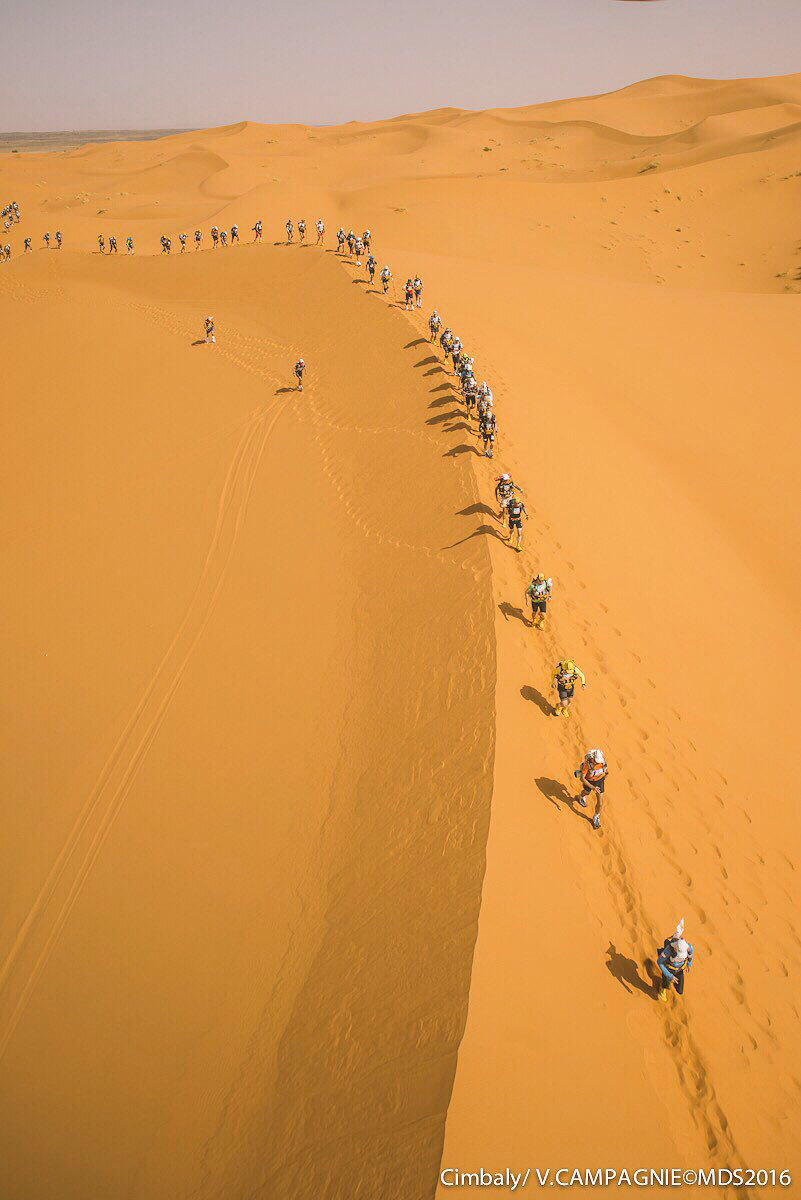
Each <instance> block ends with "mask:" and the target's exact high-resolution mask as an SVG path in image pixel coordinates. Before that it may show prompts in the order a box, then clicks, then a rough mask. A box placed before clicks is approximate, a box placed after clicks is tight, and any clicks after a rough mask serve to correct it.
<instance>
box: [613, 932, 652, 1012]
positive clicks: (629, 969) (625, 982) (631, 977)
mask: <svg viewBox="0 0 801 1200" xmlns="http://www.w3.org/2000/svg"><path fill="white" fill-rule="evenodd" d="M606 954H607V961H606V963H605V964H604V965H605V966H606V969H607V971H608V972H609V974H610V975H611V976H612V978H613V979H616V980H617V981H618V983H619V984H621V985H622V986H623V987H624V988H625V989H626V991H627V992H628V993H629V995H631V993H632V992H642V993H643V995H644V996H651V997H652V998H653V997H655V996H656V994H657V984H656V982H655V981H654V980H653V979H652V978H651V976H650V974H649V975H648V978H647V979H643V978H642V976H641V975H640V968H639V966H638V965H637V963H636V962H635V961H634V959H633V958H626V956H625V954H621V953H620V951H619V950H618V949H617V948H616V947H615V946H614V944H613V943H612V942H610V943H609V949H608V950H607V952H606ZM646 973H647V971H646Z"/></svg>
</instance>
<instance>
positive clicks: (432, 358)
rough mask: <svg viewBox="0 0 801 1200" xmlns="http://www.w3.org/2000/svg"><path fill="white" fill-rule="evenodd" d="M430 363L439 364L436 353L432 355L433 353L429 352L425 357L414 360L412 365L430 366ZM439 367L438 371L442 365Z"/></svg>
mask: <svg viewBox="0 0 801 1200" xmlns="http://www.w3.org/2000/svg"><path fill="white" fill-rule="evenodd" d="M432 363H437V366H439V363H438V362H437V358H436V355H434V354H429V355H427V356H426V358H421V359H420V361H419V362H416V363H415V364H414V365H415V366H416V367H430V366H431V364H432ZM439 369H440V371H441V370H442V367H439Z"/></svg>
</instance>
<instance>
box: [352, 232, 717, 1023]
mask: <svg viewBox="0 0 801 1200" xmlns="http://www.w3.org/2000/svg"><path fill="white" fill-rule="evenodd" d="M370 240H371V234H370V231H369V230H366V231H365V233H364V234H363V235H362V236H361V237H359V236H358V235H356V234H354V233H353V232H352V231H351V232H350V233H348V234H345V232H344V229H343V228H342V227H340V229H339V230H338V232H337V252H338V253H339V254H341V255H344V253H345V247H346V246H347V251H348V255H349V256H350V257H351V258H353V259H354V260H355V264H356V266H361V257H362V254H363V253H364V252H365V251H367V254H368V257H367V260H366V268H367V274H368V278H369V281H370V283H371V284H374V282H375V272H376V268H377V262H376V259H375V257H374V256H373V254H372V252H371V250H370ZM380 279H381V284H382V292H383V294H386V293H387V291H388V290H389V284H390V281H391V279H392V272H391V270H390V268H389V266H388V265H385V266H384V267H383V269H382V271H381V274H380ZM422 296H423V281H422V279H421V278H420V276H419V275H415V276H413V277H409V278H408V279H407V280H406V284H405V287H404V289H403V300H402V301H398V302H397V303H398V305H399V306H402V307H403V308H404V309H405V310H406V311H414V310H415V309H420V308H422ZM428 332H429V337H430V341H431V343H432V344H433V345H436V344H439V347H440V349H441V351H442V354H443V356H444V361H445V366H446V367H447V366H448V363H449V362H450V367H451V370H452V372H453V374H454V375H455V377H456V379H457V382H458V387H459V390H460V392H461V396H462V402H463V404H464V409H465V419H466V424H467V428H468V429H472V421H473V417H474V415H475V419H476V420H477V425H478V437H479V438H480V440H481V442H482V444H483V451H484V456H485V457H486V458H489V459H492V458H493V457H494V453H495V449H496V441H497V431H498V426H497V418H496V415H495V408H494V397H493V394H492V388H491V387H490V385H489V383H488V382H487V381H486V380H483V381H482V382H481V383H480V384H479V383H478V381H477V379H476V376H475V370H474V364H475V359H474V357H473V356H472V355H470V354H468V353H467V352H466V350H465V348H464V344H463V342H462V339H461V337H460V336H459V335H458V334H457V333H454V332H453V330H452V329H451V328H450V327H449V326H445V328H443V321H442V318H441V317H440V315H439V313H438V312H437V311H436V309H435V310H434V311H433V312H432V313H431V316H430V317H429V318H428ZM494 494H495V500H496V503H497V504H498V520H499V521H500V522H501V524H502V526H505V527H506V529H507V531H508V532H507V538H506V540H507V541H508V543H509V544H510V545H511V546H513V547H514V548H515V549H516V550H517V552H518V553H520V552H521V551H522V546H523V522H524V520H526V519H527V518H528V512H527V511H526V506H525V501H524V499H523V489H522V488H521V487H520V486H519V485H518V484H517V483H515V481H514V480H513V479H512V478H511V475H510V474H509V472H507V471H504V472H503V473H502V474H500V475H499V476H496V478H495V489H494ZM552 588H553V579H552V578H550V577H546V576H545V575H544V574H543V573H542V572H541V571H540V572H538V573H537V574H536V575H534V577H533V579H532V580H531V582H530V583H529V584H528V585H527V587H526V589H525V598H526V600H527V602H528V603H529V604H530V606H531V624H532V626H533V627H534V628H535V629H539V630H542V629H544V628H545V622H546V616H547V610H548V603H549V601H550V599H551V595H552ZM550 683H551V687H552V688H553V690H554V691H555V692H556V694H557V696H558V701H557V703H556V704H555V705H554V707H553V712H554V714H555V715H556V716H558V717H569V715H570V711H571V705H572V703H573V700H574V696H575V690H576V687H578V686H579V685H580V686H581V688H582V689H583V688H586V686H587V678H586V676H585V674H584V672H583V671H582V670H581V668H580V667H579V666H577V664H576V663H575V662H574V661H573V659H571V658H563V659H560V660H559V662H557V663H556V665H555V666H554V668H553V669H552V671H551V675H550ZM573 776H574V778H575V779H576V780H577V781H578V788H579V790H578V793H577V795H576V796H575V797H574V799H575V802H576V803H577V804H578V805H579V806H580V807H581V808H583V809H586V808H587V805H588V802H589V801H591V800H592V801H593V803H594V811H593V814H592V817H591V824H592V826H593V828H594V829H600V828H601V809H602V804H603V799H604V792H605V787H606V780H607V778H608V776H609V766H608V763H607V761H606V757H605V755H604V753H603V751H602V750H600V749H598V748H592V749H590V750H588V751H587V752H586V753H585V755H584V757H583V758H582V760H581V762H580V763H579V765H578V767H577V768H576V770H575V771H574V772H573ZM693 957H694V949H693V946H692V945H691V944H690V942H688V941H687V940H686V939H685V937H684V919H683V918H682V919H681V920H680V921H679V922H678V924H677V926H676V928H675V930H674V932H673V933H672V934H670V935H669V936H668V937H666V938H665V940H664V942H663V944H662V946H661V947H659V948H658V949H657V950H656V953H655V960H656V965H657V969H658V971H659V984H658V996H659V999H660V1000H661V1001H663V1002H666V1001H667V999H668V995H669V994H670V992H671V991H675V992H677V993H678V994H679V995H683V993H684V982H685V976H686V974H687V972H689V971H690V969H691V967H692V963H693Z"/></svg>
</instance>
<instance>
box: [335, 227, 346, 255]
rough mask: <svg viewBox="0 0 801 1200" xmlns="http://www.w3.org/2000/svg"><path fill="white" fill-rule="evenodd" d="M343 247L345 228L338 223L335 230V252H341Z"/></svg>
mask: <svg viewBox="0 0 801 1200" xmlns="http://www.w3.org/2000/svg"><path fill="white" fill-rule="evenodd" d="M344 248H345V230H344V229H343V228H342V226H341V225H340V227H339V229H338V230H337V254H341V253H342V251H343V250H344Z"/></svg>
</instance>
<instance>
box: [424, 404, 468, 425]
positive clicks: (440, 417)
mask: <svg viewBox="0 0 801 1200" xmlns="http://www.w3.org/2000/svg"><path fill="white" fill-rule="evenodd" d="M461 416H462V414H461V413H460V411H459V409H458V408H452V409H451V411H450V412H446V413H437V415H436V417H428V418H426V425H441V424H442V423H443V421H450V420H451V418H452V417H461ZM465 429H467V426H466V425H465Z"/></svg>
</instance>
